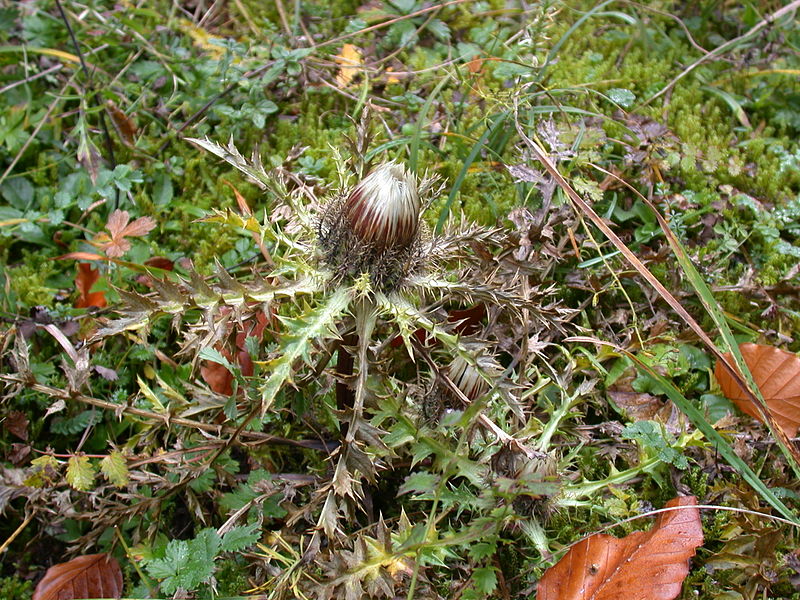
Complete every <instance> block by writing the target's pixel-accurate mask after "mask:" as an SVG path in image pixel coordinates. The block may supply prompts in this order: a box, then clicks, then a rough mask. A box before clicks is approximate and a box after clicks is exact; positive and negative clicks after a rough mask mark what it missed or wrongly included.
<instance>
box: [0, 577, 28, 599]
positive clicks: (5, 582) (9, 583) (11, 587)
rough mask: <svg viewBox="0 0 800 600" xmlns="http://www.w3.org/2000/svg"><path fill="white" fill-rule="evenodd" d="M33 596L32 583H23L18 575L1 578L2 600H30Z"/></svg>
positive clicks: (0, 594) (0, 596)
mask: <svg viewBox="0 0 800 600" xmlns="http://www.w3.org/2000/svg"><path fill="white" fill-rule="evenodd" d="M32 594H33V582H32V581H23V580H22V579H20V578H19V577H18V576H16V575H14V576H13V577H0V600H29V599H30V597H31V595H32Z"/></svg>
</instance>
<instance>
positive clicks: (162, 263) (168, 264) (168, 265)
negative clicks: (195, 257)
mask: <svg viewBox="0 0 800 600" xmlns="http://www.w3.org/2000/svg"><path fill="white" fill-rule="evenodd" d="M144 264H145V265H147V266H148V267H155V268H156V269H162V270H164V271H172V270H173V269H174V268H175V263H174V262H172V261H171V260H170V259H168V258H166V257H164V256H154V257H153V258H148V259H147V260H146V261H144Z"/></svg>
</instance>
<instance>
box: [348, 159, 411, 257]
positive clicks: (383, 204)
mask: <svg viewBox="0 0 800 600" xmlns="http://www.w3.org/2000/svg"><path fill="white" fill-rule="evenodd" d="M420 208H421V207H420V200H419V191H418V189H417V180H416V177H414V175H413V174H412V173H411V172H409V171H408V170H407V169H406V168H405V167H404V166H402V165H398V164H397V163H395V162H394V161H392V162H388V163H384V164H382V165H380V166H378V167H376V168H375V169H373V170H372V171H371V172H370V173H369V175H367V176H366V177H365V178H364V179H362V180H361V181H360V182H359V183H358V185H356V187H355V188H353V190H352V191H351V192H350V195H349V196H348V197H347V200H345V202H344V206H343V215H344V217H345V218H346V219H347V221H348V222H349V224H350V227H351V228H352V231H353V233H354V234H355V235H356V236H357V237H358V238H359V239H360V240H361V241H363V242H364V243H366V244H371V245H373V246H374V247H375V248H376V249H379V250H382V249H385V248H397V249H400V248H405V247H407V246H409V245H410V244H411V243H412V242H413V241H414V239H415V238H416V236H417V231H418V230H419V213H420Z"/></svg>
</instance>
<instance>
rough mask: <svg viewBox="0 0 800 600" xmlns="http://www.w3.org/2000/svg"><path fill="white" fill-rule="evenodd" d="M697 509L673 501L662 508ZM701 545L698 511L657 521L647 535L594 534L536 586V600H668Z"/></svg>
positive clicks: (686, 500) (690, 502) (684, 499)
mask: <svg viewBox="0 0 800 600" xmlns="http://www.w3.org/2000/svg"><path fill="white" fill-rule="evenodd" d="M695 504H696V500H695V497H694V496H678V497H677V498H673V499H672V500H670V501H669V502H667V504H666V507H676V506H688V507H692V506H694V505H695ZM702 543H703V528H702V526H701V524H700V511H699V510H698V509H697V508H685V509H681V510H671V511H669V512H663V513H660V514H659V515H658V517H657V518H656V522H655V524H654V525H653V527H652V529H650V531H635V532H633V533H631V534H630V535H627V536H625V537H624V538H622V539H618V538H615V537H613V536H610V535H606V534H595V535H592V536H589V537H588V538H586V539H584V540H582V541H580V542H579V543H577V544H576V545H575V546H573V547H572V548H571V549H570V550H569V552H567V553H566V554H565V555H564V557H563V558H562V559H561V560H560V561H559V562H558V563H557V564H556V565H554V566H552V567H550V568H549V569H547V571H545V574H544V576H542V579H541V580H540V581H539V587H538V591H537V595H536V597H537V599H538V600H621V599H623V598H624V599H625V600H672V599H673V598H676V597H677V596H678V595H679V594H680V592H681V585H682V584H683V580H684V579H685V578H686V575H687V574H688V573H689V559H690V558H691V557H692V556H694V553H695V548H697V547H698V546H700V545H701V544H702Z"/></svg>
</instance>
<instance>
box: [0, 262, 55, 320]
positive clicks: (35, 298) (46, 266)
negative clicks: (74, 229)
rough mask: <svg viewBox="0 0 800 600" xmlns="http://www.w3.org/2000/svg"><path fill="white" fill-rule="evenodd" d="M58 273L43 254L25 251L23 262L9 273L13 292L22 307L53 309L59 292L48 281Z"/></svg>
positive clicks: (11, 268)
mask: <svg viewBox="0 0 800 600" xmlns="http://www.w3.org/2000/svg"><path fill="white" fill-rule="evenodd" d="M55 273H56V267H55V265H54V263H53V261H51V260H47V258H46V257H45V256H43V255H42V254H41V253H36V252H28V251H24V252H23V254H22V260H21V261H20V262H19V263H18V264H16V265H12V266H11V267H10V268H9V269H8V271H7V274H8V282H9V285H10V287H11V291H12V293H13V295H14V296H16V298H17V302H18V303H19V305H20V308H21V307H22V306H38V305H41V306H47V307H52V306H53V303H54V299H53V297H54V295H55V293H56V292H57V289H55V288H54V287H53V286H52V285H50V284H49V283H48V279H49V278H50V277H51V276H52V275H53V274H55Z"/></svg>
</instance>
